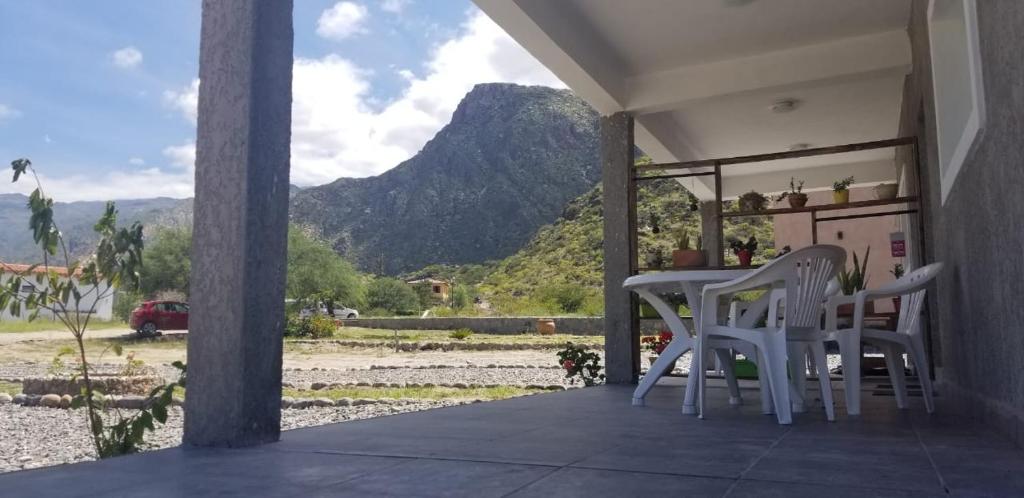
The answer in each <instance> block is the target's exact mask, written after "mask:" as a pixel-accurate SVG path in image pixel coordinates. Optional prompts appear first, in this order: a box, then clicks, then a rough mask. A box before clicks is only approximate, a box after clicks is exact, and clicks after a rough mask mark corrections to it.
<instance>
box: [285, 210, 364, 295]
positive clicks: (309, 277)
mask: <svg viewBox="0 0 1024 498" xmlns="http://www.w3.org/2000/svg"><path fill="white" fill-rule="evenodd" d="M286 294H287V295H288V297H290V298H292V299H295V300H297V301H299V302H301V303H303V304H307V305H308V304H316V303H317V302H323V303H324V305H325V306H327V310H328V312H330V313H332V314H333V313H334V308H335V306H337V305H346V306H358V305H359V304H360V303H362V301H363V290H362V284H361V282H360V281H359V274H358V273H357V272H356V270H355V269H354V268H353V267H352V265H351V264H349V263H348V262H347V261H345V260H344V259H342V258H341V256H338V254H337V253H335V252H334V251H333V250H331V248H330V247H328V246H327V245H326V244H324V243H323V242H320V241H318V240H315V239H313V238H312V237H310V236H308V235H306V234H305V233H303V231H302V230H301V229H299V228H298V227H295V226H290V227H289V228H288V284H287V288H286Z"/></svg>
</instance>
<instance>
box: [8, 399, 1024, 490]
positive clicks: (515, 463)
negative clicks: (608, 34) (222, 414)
mask: <svg viewBox="0 0 1024 498" xmlns="http://www.w3.org/2000/svg"><path fill="white" fill-rule="evenodd" d="M631 392H632V388H631V387H630V386H622V385H608V386H601V387H594V388H588V389H576V390H569V391H565V392H560V393H554V394H544V395H535V396H528V397H523V398H515V399H508V400H503V401H495V402H491V403H479V404H475V405H467V406H461V407H455V408H443V409H437V410H432V411H427V412H418V413H410V414H404V415H395V416H390V417H383V418H377V419H370V420H362V421H353V422H345V423H341V424H333V425H326V426H321V427H316V428H309V429H299V430H294V431H287V432H284V433H282V435H281V441H280V442H277V443H272V444H267V445H263V446H259V447H255V448H249V449H199V448H184V449H183V448H174V449H169V450H161V451H157V452H152V453H146V454H141V455H136V456H131V457H123V458H116V459H112V460H106V461H102V462H90V463H85V464H77V465H74V466H70V467H68V466H65V467H59V468H50V469H41V470H32V471H22V472H16V473H12V474H5V475H2V476H0V494H3V495H8V494H12V495H24V496H36V497H46V496H54V497H58V496H59V497H64V498H67V497H77V496H83V497H84V496H111V497H114V496H125V497H128V496H131V497H143V496H214V495H215V496H282V497H285V496H473V497H482V496H729V497H740V496H787V497H796V496H825V495H827V496H837V497H846V496H849V497H860V496H901V497H911V496H913V497H918V496H921V497H924V496H948V495H950V494H952V495H954V496H960V495H970V496H1010V495H1017V494H1019V493H1020V490H1021V489H1024V478H1022V477H1021V476H1024V459H1022V458H1021V453H1020V452H1019V451H1018V450H1016V449H1015V448H1014V447H1013V445H1012V444H1011V443H1010V442H1008V441H1007V440H1005V439H1003V438H999V437H998V436H996V435H994V434H991V433H988V432H986V431H985V430H984V429H983V428H979V427H977V426H972V425H970V424H969V423H968V422H966V421H965V420H962V419H958V418H956V417H955V416H953V415H951V410H949V407H948V406H947V405H946V403H945V401H942V400H940V404H939V409H938V413H937V414H936V415H933V416H927V414H925V412H924V409H923V406H921V403H920V398H916V399H915V400H914V402H913V403H912V406H911V410H897V409H896V407H895V404H894V403H893V399H892V397H891V396H887V395H886V389H885V386H880V385H878V383H867V385H866V386H865V392H864V413H863V415H861V416H860V417H846V416H845V414H842V412H841V411H840V415H839V419H838V420H837V421H836V422H834V423H829V422H826V421H825V420H824V416H823V415H822V414H819V413H813V414H812V413H808V414H803V415H802V416H801V417H800V418H799V420H798V421H797V423H795V424H794V425H792V426H788V427H786V426H780V425H778V424H776V423H775V420H774V418H773V417H768V416H764V415H761V414H760V413H759V411H758V407H757V406H756V405H757V404H756V403H750V404H748V405H746V406H740V407H730V406H729V405H728V403H727V400H726V398H727V391H726V389H724V388H712V389H709V404H710V406H712V407H713V409H712V410H710V413H709V414H708V418H707V419H706V420H698V419H697V418H696V417H692V416H684V415H681V414H680V413H679V405H680V402H681V399H682V392H683V387H682V383H681V380H680V379H665V380H663V381H662V383H661V384H660V385H659V386H657V387H656V388H655V389H654V390H653V391H652V392H651V394H650V395H649V397H648V403H647V406H646V407H643V408H635V407H631V406H629V403H628V400H629V397H630V394H631ZM755 395H756V393H750V394H749V395H748V397H751V398H752V397H754V396H755Z"/></svg>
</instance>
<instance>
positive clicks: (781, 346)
mask: <svg viewBox="0 0 1024 498" xmlns="http://www.w3.org/2000/svg"><path fill="white" fill-rule="evenodd" d="M845 262H846V251H845V250H844V249H843V248H841V247H838V246H831V245H817V246H811V247H806V248H803V249H800V250H797V251H794V252H791V253H789V254H787V255H785V256H783V257H781V258H779V259H776V260H774V261H772V262H771V263H768V264H767V265H765V266H763V267H761V268H760V269H758V270H757V271H755V272H752V273H750V274H748V275H745V276H743V277H740V278H737V279H735V280H733V281H731V282H724V283H720V284H711V285H707V286H705V287H704V295H703V297H704V299H703V303H702V312H701V316H702V319H701V323H700V328H699V331H698V334H697V348H696V349H697V352H696V354H695V355H694V360H695V361H701V360H702V359H703V358H704V356H703V355H704V354H705V350H706V348H707V345H708V344H709V342H710V341H712V340H715V339H723V338H728V339H738V340H741V341H746V342H749V343H751V344H753V345H754V347H755V348H756V353H757V355H758V360H759V361H758V362H757V363H758V369H759V371H760V370H763V371H764V375H765V376H766V377H767V379H768V385H769V389H770V390H771V397H772V401H773V403H774V405H775V415H776V417H777V418H778V421H779V423H780V424H791V423H792V422H793V416H792V406H791V404H790V391H789V390H790V386H789V382H788V380H787V375H786V373H787V364H786V361H787V358H788V354H787V341H790V342H797V343H801V344H804V345H806V347H808V348H810V349H811V350H812V352H813V354H814V356H815V363H816V364H817V365H818V368H819V371H821V370H824V371H825V372H824V375H822V374H820V373H819V379H820V381H821V391H822V392H821V395H822V402H823V403H824V405H825V413H826V415H827V416H828V418H829V420H833V419H834V408H833V403H832V384H831V382H830V381H829V377H828V364H827V362H826V361H825V345H824V339H825V334H824V333H823V332H822V330H821V324H820V320H821V306H822V303H823V302H824V299H825V292H826V289H827V288H828V285H829V281H831V280H832V279H833V278H834V277H835V276H836V273H837V272H838V271H839V269H840V268H843V267H844V265H845ZM765 287H772V288H780V289H784V290H785V308H784V311H783V317H784V318H783V322H782V323H781V324H777V323H775V324H773V323H772V322H774V320H770V321H769V322H768V326H767V327H765V328H762V329H755V328H740V327H735V326H729V325H719V320H718V303H719V298H721V297H723V296H731V295H732V294H735V293H737V292H741V291H746V290H753V289H759V288H765ZM773 309H774V307H773ZM770 318H773V317H770ZM698 372H699V374H700V384H699V387H698V389H699V391H700V399H699V402H698V408H699V413H700V414H701V417H702V418H703V416H704V399H705V396H704V394H705V381H706V377H707V372H706V370H705V369H704V367H703V366H700V367H699V369H698Z"/></svg>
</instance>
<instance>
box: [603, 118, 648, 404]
mask: <svg viewBox="0 0 1024 498" xmlns="http://www.w3.org/2000/svg"><path fill="white" fill-rule="evenodd" d="M633 149H634V146H633V118H632V117H631V116H629V115H628V114H626V113H621V112H620V113H616V114H613V115H611V116H608V117H602V118H601V171H602V173H601V175H602V180H601V183H602V186H603V198H602V206H603V210H604V316H605V321H604V337H605V342H604V351H605V358H604V359H605V369H606V375H607V380H608V382H609V383H612V384H627V383H635V382H636V380H637V377H638V376H639V374H640V325H639V317H638V315H637V298H636V295H635V294H633V293H632V292H627V291H625V290H623V288H622V282H623V281H624V280H625V279H626V278H628V277H629V276H630V275H632V274H633V273H635V270H636V266H637V247H636V237H635V234H636V189H635V188H634V187H635V185H634V183H635V182H634V180H633Z"/></svg>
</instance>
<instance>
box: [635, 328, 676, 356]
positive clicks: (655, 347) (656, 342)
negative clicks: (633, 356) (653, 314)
mask: <svg viewBox="0 0 1024 498" xmlns="http://www.w3.org/2000/svg"><path fill="white" fill-rule="evenodd" d="M670 342H672V332H670V331H668V330H662V331H661V332H660V333H658V335H647V336H644V337H641V338H640V344H641V345H642V346H643V347H644V349H646V350H648V351H651V352H653V353H655V354H661V352H662V351H665V348H667V347H668V343H670Z"/></svg>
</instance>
